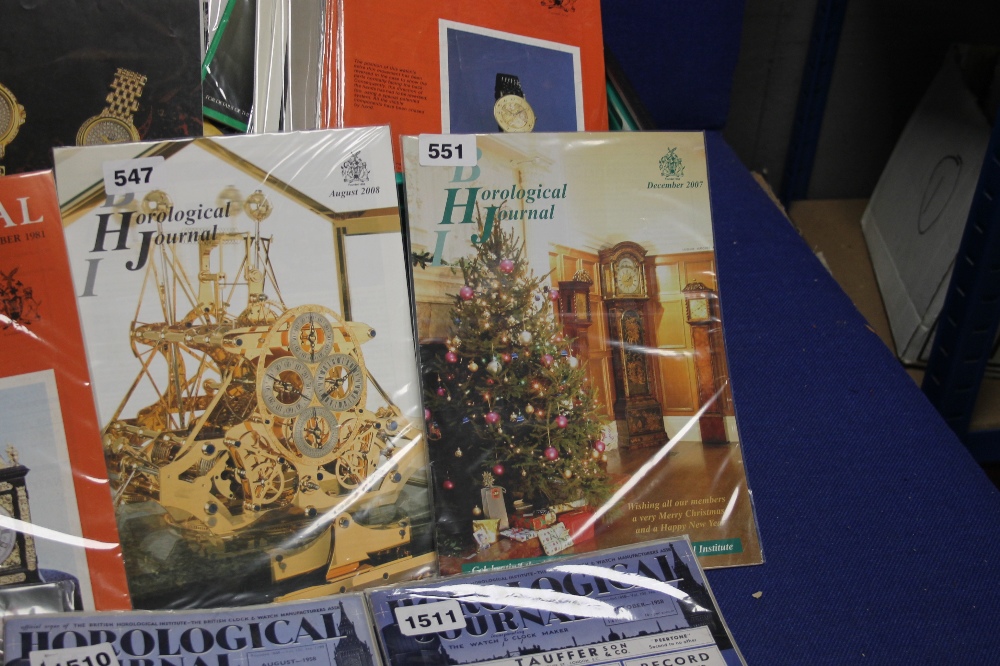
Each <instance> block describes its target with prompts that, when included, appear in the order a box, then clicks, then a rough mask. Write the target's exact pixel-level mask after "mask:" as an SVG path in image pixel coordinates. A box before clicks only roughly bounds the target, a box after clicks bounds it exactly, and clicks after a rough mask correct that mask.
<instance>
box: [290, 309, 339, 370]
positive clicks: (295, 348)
mask: <svg viewBox="0 0 1000 666" xmlns="http://www.w3.org/2000/svg"><path fill="white" fill-rule="evenodd" d="M288 348H289V349H290V350H291V351H292V353H293V354H295V357H296V358H297V359H299V360H301V361H305V362H306V363H319V362H320V361H322V360H323V358H324V357H325V356H326V355H327V354H329V353H330V350H331V349H333V325H331V324H330V320H328V319H327V318H326V317H325V316H323V314H322V313H319V312H304V313H302V314H300V315H299V316H298V317H296V318H295V320H294V321H293V322H292V325H291V327H290V328H289V329H288Z"/></svg>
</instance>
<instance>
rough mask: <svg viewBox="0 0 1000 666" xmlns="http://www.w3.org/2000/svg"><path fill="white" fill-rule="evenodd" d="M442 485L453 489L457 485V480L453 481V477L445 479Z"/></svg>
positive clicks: (447, 488) (446, 488)
mask: <svg viewBox="0 0 1000 666" xmlns="http://www.w3.org/2000/svg"><path fill="white" fill-rule="evenodd" d="M441 487H442V488H444V489H445V490H452V489H453V488H454V487H455V482H454V481H452V480H451V479H445V480H444V482H443V483H442V484H441Z"/></svg>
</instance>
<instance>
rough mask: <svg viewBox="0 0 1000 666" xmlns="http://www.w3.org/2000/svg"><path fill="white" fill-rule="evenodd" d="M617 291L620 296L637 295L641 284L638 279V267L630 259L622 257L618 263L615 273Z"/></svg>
mask: <svg viewBox="0 0 1000 666" xmlns="http://www.w3.org/2000/svg"><path fill="white" fill-rule="evenodd" d="M615 277H616V279H617V282H618V291H619V292H620V293H622V294H635V293H638V292H639V290H640V288H641V286H642V284H641V282H640V277H639V266H638V265H637V264H636V262H635V260H634V259H632V258H630V257H624V258H622V259H621V260H620V261H619V262H618V267H617V269H616V271H615Z"/></svg>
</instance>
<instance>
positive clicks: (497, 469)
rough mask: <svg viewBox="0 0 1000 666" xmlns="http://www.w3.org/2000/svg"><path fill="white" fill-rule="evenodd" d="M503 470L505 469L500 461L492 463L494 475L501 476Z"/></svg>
mask: <svg viewBox="0 0 1000 666" xmlns="http://www.w3.org/2000/svg"><path fill="white" fill-rule="evenodd" d="M504 471H505V470H504V468H503V465H501V464H500V463H497V464H496V465H493V474H494V475H496V476H503V473H504Z"/></svg>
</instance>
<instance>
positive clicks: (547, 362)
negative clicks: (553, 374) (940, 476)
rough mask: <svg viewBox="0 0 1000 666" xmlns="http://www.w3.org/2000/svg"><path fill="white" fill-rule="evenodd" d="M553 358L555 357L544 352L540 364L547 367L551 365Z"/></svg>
mask: <svg viewBox="0 0 1000 666" xmlns="http://www.w3.org/2000/svg"><path fill="white" fill-rule="evenodd" d="M553 360H555V359H553V358H552V354H545V355H543V356H542V365H544V366H545V367H546V368H547V367H549V366H550V365H552V361H553Z"/></svg>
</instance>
